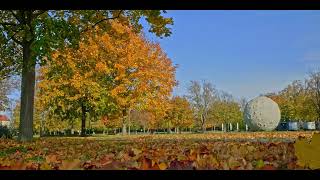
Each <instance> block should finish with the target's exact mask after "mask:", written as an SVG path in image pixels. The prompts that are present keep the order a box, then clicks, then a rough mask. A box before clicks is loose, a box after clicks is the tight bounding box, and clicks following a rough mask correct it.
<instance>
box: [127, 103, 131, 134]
mask: <svg viewBox="0 0 320 180" xmlns="http://www.w3.org/2000/svg"><path fill="white" fill-rule="evenodd" d="M130 111H131V110H130V109H129V110H128V116H127V118H128V123H129V127H128V130H129V131H128V133H129V135H130V131H131V127H130V126H131V122H130Z"/></svg>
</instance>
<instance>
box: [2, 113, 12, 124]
mask: <svg viewBox="0 0 320 180" xmlns="http://www.w3.org/2000/svg"><path fill="white" fill-rule="evenodd" d="M0 125H1V126H7V127H9V126H10V119H9V118H8V117H7V116H6V115H3V114H0Z"/></svg>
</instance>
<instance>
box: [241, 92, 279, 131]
mask: <svg viewBox="0 0 320 180" xmlns="http://www.w3.org/2000/svg"><path fill="white" fill-rule="evenodd" d="M280 118H281V114H280V109H279V106H278V104H277V103H276V102H274V101H273V100H272V99H270V98H268V97H265V96H260V97H257V98H254V99H253V100H251V101H249V102H248V103H247V105H246V107H245V109H244V121H245V123H246V124H248V126H249V129H250V130H252V131H257V130H264V131H272V130H274V129H275V128H276V127H277V126H278V124H279V122H280Z"/></svg>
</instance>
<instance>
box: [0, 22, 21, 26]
mask: <svg viewBox="0 0 320 180" xmlns="http://www.w3.org/2000/svg"><path fill="white" fill-rule="evenodd" d="M0 25H2V26H18V25H19V24H15V23H9V22H0Z"/></svg>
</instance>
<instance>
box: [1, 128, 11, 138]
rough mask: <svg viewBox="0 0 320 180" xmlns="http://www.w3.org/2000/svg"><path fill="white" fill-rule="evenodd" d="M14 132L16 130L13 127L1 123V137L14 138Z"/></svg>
mask: <svg viewBox="0 0 320 180" xmlns="http://www.w3.org/2000/svg"><path fill="white" fill-rule="evenodd" d="M13 134H14V132H13V130H12V129H9V128H8V127H7V126H1V125H0V138H7V139H12V137H13Z"/></svg>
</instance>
